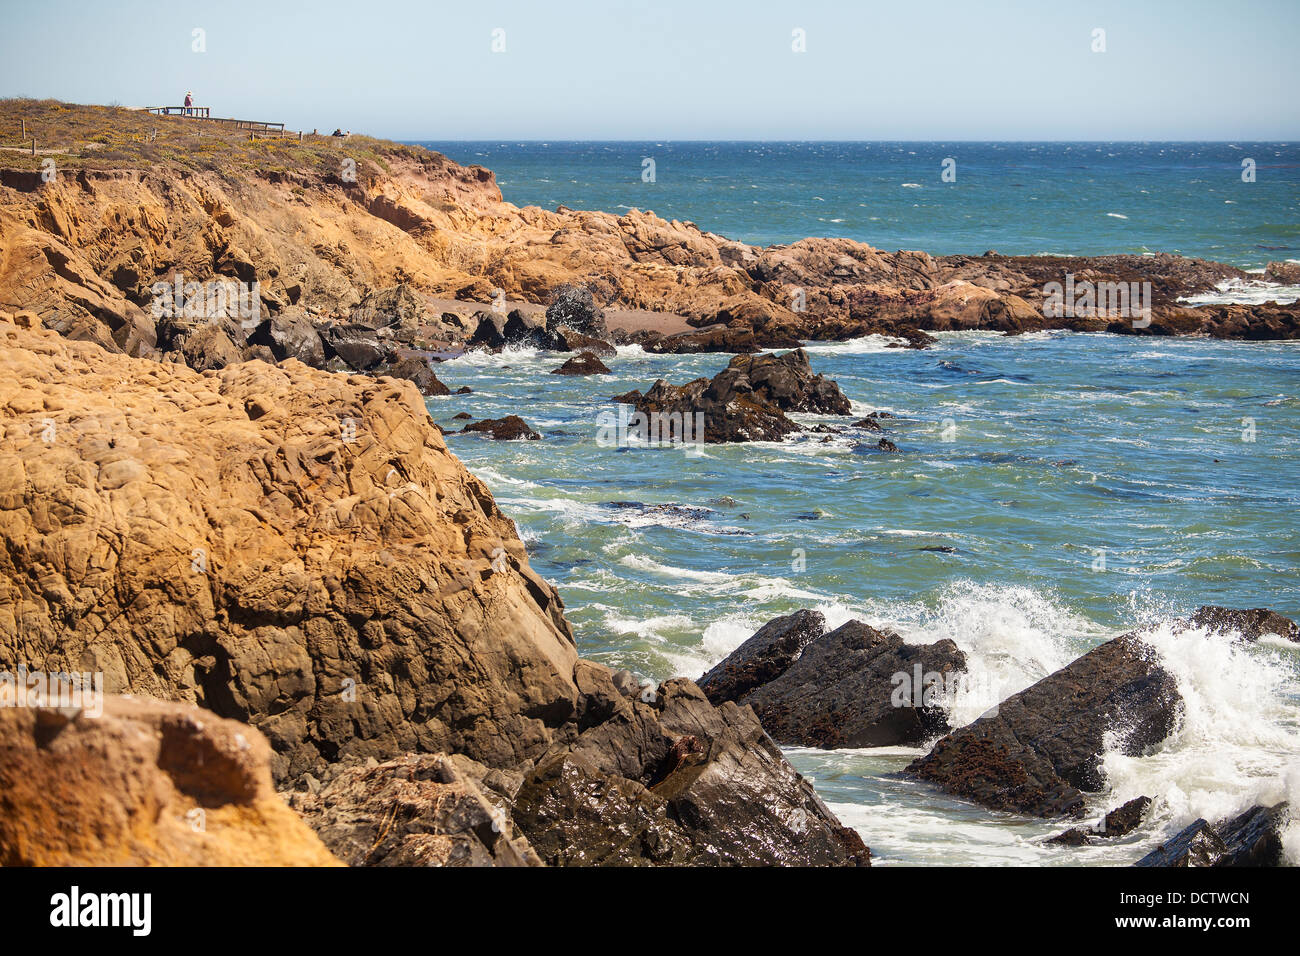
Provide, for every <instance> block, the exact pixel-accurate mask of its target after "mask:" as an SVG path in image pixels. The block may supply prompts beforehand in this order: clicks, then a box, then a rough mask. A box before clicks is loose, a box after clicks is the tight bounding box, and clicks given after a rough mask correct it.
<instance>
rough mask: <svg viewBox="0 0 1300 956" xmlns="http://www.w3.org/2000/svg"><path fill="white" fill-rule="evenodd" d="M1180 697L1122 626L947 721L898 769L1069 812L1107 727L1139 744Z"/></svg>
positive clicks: (1079, 799) (1078, 808) (1096, 777)
mask: <svg viewBox="0 0 1300 956" xmlns="http://www.w3.org/2000/svg"><path fill="white" fill-rule="evenodd" d="M1181 707H1182V699H1181V697H1180V696H1179V694H1178V688H1177V685H1176V683H1175V681H1174V679H1173V677H1172V676H1171V675H1170V674H1169V673H1168V671H1166V670H1165V669H1164V668H1163V667H1162V666H1161V665H1160V662H1159V659H1158V657H1157V655H1156V654H1155V652H1154V651H1153V650H1152V649H1151V648H1150V647H1149V646H1147V645H1146V644H1144V643H1143V642H1142V641H1141V639H1140V638H1138V637H1137V636H1136V635H1133V634H1126V635H1123V636H1121V637H1117V638H1115V639H1114V640H1111V641H1107V642H1106V643H1105V644H1102V645H1101V646H1100V647H1096V648H1094V649H1093V650H1091V651H1089V652H1088V653H1087V654H1084V655H1083V656H1082V657H1080V658H1079V659H1078V660H1076V661H1074V662H1073V663H1071V664H1068V665H1067V666H1065V667H1063V668H1061V669H1060V670H1058V671H1056V672H1055V673H1052V674H1049V675H1048V676H1047V677H1044V678H1043V679H1042V680H1040V681H1038V683H1036V684H1034V685H1032V686H1030V687H1028V688H1026V689H1025V690H1023V691H1021V692H1020V693H1018V694H1014V695H1012V696H1011V697H1009V698H1007V699H1006V700H1004V701H1003V702H1002V703H1001V704H999V705H998V707H997V708H996V712H995V713H990V714H988V715H986V716H984V717H981V718H980V719H979V720H977V721H975V722H974V723H972V724H968V725H967V726H965V727H961V728H959V729H957V730H954V731H953V732H952V733H950V734H948V736H946V737H944V738H943V739H942V740H940V741H939V742H938V743H936V744H935V745H934V747H933V749H931V751H930V752H929V753H928V754H927V755H926V756H924V757H921V758H919V759H918V760H915V761H913V762H912V763H911V764H910V765H909V766H908V768H907V772H908V773H911V774H915V775H916V776H918V777H920V778H921V779H923V780H929V781H932V782H934V783H937V784H939V786H941V787H942V788H943V789H944V790H945V791H947V792H949V793H953V794H956V795H958V796H961V797H965V798H967V799H970V800H974V801H975V802H976V803H980V804H982V805H984V806H986V807H990V808H992V809H995V810H1008V811H1014V812H1018V813H1026V814H1030V815H1033V816H1042V817H1050V816H1058V815H1076V816H1077V815H1079V814H1081V813H1082V812H1083V811H1084V800H1083V791H1097V790H1100V789H1101V787H1102V784H1103V780H1102V775H1101V768H1100V759H1101V755H1102V753H1103V751H1104V750H1105V748H1106V743H1107V740H1106V738H1107V735H1109V734H1113V735H1115V736H1116V737H1117V738H1118V741H1119V745H1120V748H1121V750H1122V751H1123V752H1124V753H1126V754H1130V755H1132V754H1140V753H1142V752H1143V751H1144V750H1146V749H1147V748H1148V747H1152V746H1154V745H1156V744H1158V743H1160V742H1161V741H1162V740H1164V739H1165V738H1166V737H1167V736H1168V735H1169V734H1170V733H1171V732H1172V730H1173V728H1174V726H1175V724H1176V722H1177V719H1178V715H1179V713H1180V712H1181Z"/></svg>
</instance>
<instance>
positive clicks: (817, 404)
mask: <svg viewBox="0 0 1300 956" xmlns="http://www.w3.org/2000/svg"><path fill="white" fill-rule="evenodd" d="M722 374H724V375H730V376H735V377H738V378H739V377H743V378H744V379H746V380H748V382H749V388H750V390H751V391H752V392H753V394H754V395H755V396H757V397H758V398H759V399H760V400H761V401H763V402H766V403H767V404H768V405H772V406H775V407H776V408H779V409H781V411H783V412H817V413H819V414H822V415H847V414H848V413H849V400H848V397H847V396H845V394H844V393H843V392H841V391H840V387H839V386H838V385H836V384H835V383H834V382H833V381H831V380H830V379H828V378H826V377H825V376H824V375H814V374H813V370H812V366H811V365H810V364H809V363H808V353H807V352H805V351H804V350H803V349H795V350H794V351H793V352H787V353H785V354H784V355H779V356H778V355H737V356H736V357H735V358H733V359H732V360H731V362H730V363H728V365H727V368H726V371H725V372H723V373H722Z"/></svg>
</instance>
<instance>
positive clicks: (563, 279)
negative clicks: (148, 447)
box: [0, 100, 1300, 370]
mask: <svg viewBox="0 0 1300 956" xmlns="http://www.w3.org/2000/svg"><path fill="white" fill-rule="evenodd" d="M19 114H21V117H22V118H23V119H24V120H25V122H26V123H27V128H28V129H29V130H30V131H31V132H32V134H33V135H35V136H36V137H37V138H38V139H39V140H40V141H41V142H42V143H50V144H52V146H51V151H50V152H49V153H48V154H46V155H43V156H30V157H28V156H23V155H21V154H19V153H8V154H6V159H5V162H6V163H7V164H10V166H11V167H12V168H8V169H2V170H0V308H4V309H8V310H10V311H15V310H19V309H31V310H33V311H35V312H36V313H37V314H38V315H39V316H40V318H41V321H42V323H43V324H45V325H46V326H47V327H49V328H54V329H56V330H58V331H60V332H62V333H63V334H65V335H68V336H70V337H73V338H78V339H90V340H94V341H97V342H99V343H100V344H102V345H104V346H105V347H106V348H108V349H109V350H121V351H124V352H126V353H128V354H131V355H145V356H159V355H169V356H171V357H173V358H174V359H175V360H178V361H183V362H185V363H186V364H189V365H191V366H193V367H196V368H201V369H202V368H214V367H220V366H222V365H225V364H230V363H233V362H235V361H238V360H240V359H242V358H250V357H263V358H268V357H273V358H275V359H280V358H284V357H285V354H286V353H289V354H294V355H295V356H296V357H299V358H301V359H303V360H304V361H308V362H309V363H310V364H320V365H324V364H326V363H327V362H329V361H330V360H333V359H337V360H338V361H339V362H341V363H342V367H343V368H346V369H353V370H358V369H359V367H358V365H357V364H356V362H355V361H354V360H353V357H352V356H349V354H348V353H347V352H346V350H336V349H334V348H333V347H332V345H331V336H332V335H336V333H333V332H331V330H332V329H334V328H335V327H344V328H345V329H347V328H351V329H354V330H355V329H356V327H358V326H359V327H360V328H362V329H365V330H367V331H368V334H373V335H374V336H375V337H376V338H377V339H378V340H379V344H380V345H381V346H382V345H389V346H410V345H418V346H437V345H440V344H443V345H445V344H447V343H455V342H463V341H464V340H466V339H467V338H469V337H470V336H471V335H473V333H474V332H475V331H476V329H477V326H478V320H477V319H476V318H475V317H474V316H473V314H472V313H473V312H474V311H475V310H476V309H486V308H487V307H488V304H489V303H490V302H492V301H493V300H494V298H496V297H497V296H498V294H499V295H500V296H503V297H506V298H509V299H512V300H517V301H521V302H529V303H544V302H547V301H549V300H551V299H552V298H553V297H554V295H555V294H556V293H557V292H559V290H561V289H562V288H564V287H566V286H571V285H578V286H583V287H585V288H587V289H589V290H591V291H592V292H593V293H594V294H595V297H596V298H597V300H599V301H600V302H601V303H603V304H604V305H606V306H607V307H615V308H621V309H632V310H650V311H651V312H655V313H662V314H665V315H669V314H671V315H672V316H675V317H678V318H676V321H677V322H680V317H685V318H686V319H687V320H688V321H689V322H691V323H692V324H694V325H697V326H700V327H701V328H707V329H709V331H708V332H706V333H703V334H693V335H692V336H689V337H687V338H685V339H681V340H677V341H675V342H673V343H669V345H668V348H669V349H670V350H673V351H681V350H723V351H753V350H755V349H756V348H760V347H769V346H777V347H790V346H791V345H792V344H793V343H794V342H795V341H796V340H799V339H812V338H830V339H837V338H847V337H853V336H859V335H864V334H867V333H870V332H883V333H888V334H895V335H902V336H905V337H908V338H909V339H910V340H911V341H914V342H923V341H924V338H923V337H922V336H920V334H919V332H918V331H917V330H919V329H932V330H944V329H972V328H982V329H995V330H1000V331H1004V332H1011V333H1014V332H1021V331H1028V330H1034V329H1039V328H1045V327H1064V328H1077V329H1086V330H1111V331H1117V332H1127V333H1136V334H1179V333H1188V332H1201V333H1206V334H1211V335H1219V336H1225V337H1235V338H1289V337H1294V336H1296V335H1297V334H1300V326H1298V325H1297V321H1296V315H1297V310H1296V307H1295V306H1275V305H1263V306H1232V307H1224V306H1219V307H1205V308H1199V309H1191V308H1187V307H1185V306H1182V305H1180V304H1179V303H1178V298H1179V297H1180V296H1183V295H1187V294H1190V293H1196V292H1204V291H1207V290H1209V289H1211V288H1213V286H1214V284H1215V283H1216V282H1218V281H1220V280H1223V279H1227V278H1244V274H1243V273H1241V272H1240V271H1239V270H1237V269H1234V268H1232V267H1229V266H1223V265H1220V264H1217V263H1211V262H1202V261H1199V260H1191V259H1185V258H1182V257H1178V256H1168V255H1157V256H1103V257H1094V258H1089V259H1064V258H1054V257H1007V256H999V255H997V254H994V253H988V254H985V255H983V256H951V257H934V256H930V255H927V254H926V253H924V252H912V251H902V252H894V253H888V252H883V251H881V250H877V249H873V248H872V247H871V246H869V245H867V244H865V243H861V242H854V241H852V240H848V239H805V240H801V241H799V242H795V243H792V244H789V245H785V246H773V247H770V248H766V249H764V248H759V247H755V246H749V245H746V244H744V243H740V242H735V241H732V240H729V239H727V238H725V237H723V236H719V235H716V234H714V233H710V232H707V231H705V230H704V229H701V228H700V227H698V226H696V225H695V224H693V223H690V222H679V221H665V220H663V219H661V218H659V217H658V216H655V215H654V214H653V213H652V212H644V211H640V210H631V211H629V212H628V213H626V214H625V215H622V216H614V215H611V214H608V213H601V212H580V211H574V210H569V209H566V208H564V207H561V208H559V209H557V210H553V211H549V210H544V209H539V208H536V207H525V208H519V207H516V206H514V205H512V204H510V203H508V202H504V201H503V200H502V197H501V193H500V191H499V189H498V188H497V186H496V184H495V181H494V179H493V176H492V174H491V173H490V172H489V171H487V170H485V169H482V168H480V167H462V166H459V165H457V164H455V163H453V162H451V161H450V160H448V159H447V158H446V157H443V156H441V155H439V154H437V153H432V152H430V151H428V150H424V149H420V148H418V147H410V146H403V145H400V144H396V143H388V142H384V141H380V140H373V139H369V138H366V137H349V138H347V139H346V140H340V139H335V138H333V137H307V138H306V140H305V141H304V142H301V143H299V142H297V141H296V140H295V139H289V140H263V141H256V142H247V141H245V140H242V139H240V135H239V134H236V133H222V132H221V130H220V129H219V128H217V129H216V130H213V129H212V128H210V127H209V128H207V130H208V131H207V132H206V133H204V132H201V131H200V132H197V133H196V129H199V127H196V126H195V124H194V123H193V122H192V121H186V120H184V119H181V118H176V117H154V116H148V115H145V114H139V113H133V112H131V111H127V110H120V109H118V110H113V109H107V108H99V107H68V106H66V105H64V104H59V103H53V102H49V101H45V102H36V101H14V100H11V101H5V102H3V103H0V127H3V126H7V125H12V126H13V127H15V128H17V126H18V120H19ZM47 164H48V165H47ZM1067 273H1069V274H1073V275H1076V276H1077V277H1078V279H1079V281H1081V282H1082V281H1091V282H1097V283H1100V282H1108V281H1113V282H1125V283H1128V282H1143V281H1148V282H1150V283H1151V284H1152V306H1153V318H1152V321H1151V322H1150V324H1148V325H1146V326H1142V325H1141V323H1138V327H1134V323H1133V322H1132V321H1131V320H1129V319H1115V318H1108V317H1105V316H1089V315H1080V316H1069V317H1065V316H1062V317H1053V316H1051V315H1049V314H1048V310H1047V309H1046V308H1045V302H1044V300H1045V292H1044V289H1045V287H1046V286H1047V284H1048V283H1051V282H1064V281H1065V276H1066V274H1067ZM178 283H179V284H178ZM229 283H243V284H244V286H243V287H244V288H247V287H250V286H251V285H252V284H253V283H256V284H257V297H258V302H257V303H256V304H255V306H254V307H253V308H252V309H251V310H248V311H249V314H246V315H238V316H236V315H234V312H235V311H236V310H234V309H233V308H230V307H228V305H221V306H220V307H218V308H217V309H216V310H215V313H216V314H215V315H214V310H213V309H207V310H205V311H204V314H203V315H202V316H201V319H200V320H196V319H195V317H194V316H192V315H191V316H186V315H178V316H167V315H163V316H159V315H157V314H156V312H157V311H158V310H157V303H158V301H159V298H160V292H159V291H158V290H159V289H160V288H162V287H163V286H172V287H174V288H176V289H177V290H178V295H172V294H171V293H163V294H161V295H162V297H163V298H170V299H176V298H178V297H180V295H183V294H185V289H186V287H187V286H190V285H193V286H195V287H196V289H197V290H198V291H201V292H202V293H203V294H204V295H205V296H207V298H209V299H212V298H213V297H214V296H213V293H214V292H215V291H216V290H218V289H221V288H225V287H226V286H227V285H228V284H229ZM232 288H233V287H232ZM193 297H194V296H193V295H192V294H191V296H190V298H191V299H192V298H193ZM450 300H456V301H450ZM376 327H378V328H376ZM318 334H319V335H321V337H322V338H324V340H325V341H324V347H323V348H322V347H321V346H322V343H321V342H319V341H317V340H316V339H317V336H318ZM352 334H353V335H354V336H355V334H357V333H356V332H355V331H354V332H353V333H352ZM347 335H348V333H346V332H344V338H345V339H346V338H347ZM656 337H657V333H655V332H653V331H652V332H649V333H647V334H645V335H644V336H643V338H645V339H647V340H653V339H654V338H656ZM286 343H288V344H286ZM368 348H369V350H370V352H373V351H374V346H373V345H371V346H368ZM318 353H319V359H314V358H313V356H316V355H317V354H318ZM367 354H369V353H367Z"/></svg>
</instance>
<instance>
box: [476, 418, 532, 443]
mask: <svg viewBox="0 0 1300 956" xmlns="http://www.w3.org/2000/svg"><path fill="white" fill-rule="evenodd" d="M461 431H463V432H487V433H488V434H489V435H491V436H492V438H493V440H494V441H515V440H517V439H524V440H526V441H537V440H538V439H539V438H541V437H542V436H541V435H539V434H537V432H535V431H533V430H532V429H531V428H529V427H528V423H527V422H525V421H524V420H523V419H522V418H520V417H519V416H518V415H507V416H506V417H505V418H485V419H484V420H483V421H481V422H473V423H472V424H469V425H466V426H465V427H464V428H462V429H461Z"/></svg>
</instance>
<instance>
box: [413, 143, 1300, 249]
mask: <svg viewBox="0 0 1300 956" xmlns="http://www.w3.org/2000/svg"><path fill="white" fill-rule="evenodd" d="M421 145H424V146H428V147H430V148H431V149H436V150H438V151H439V152H442V153H445V154H446V155H447V156H449V157H451V158H452V159H454V160H456V161H457V162H461V163H477V164H479V165H482V166H486V167H488V168H489V169H491V170H493V171H494V172H495V173H496V175H497V182H498V184H499V185H500V187H501V191H502V194H503V195H504V196H505V198H506V199H507V200H508V201H510V202H513V203H515V204H516V205H520V206H524V205H536V206H542V207H544V208H547V209H554V208H555V207H556V206H558V205H560V204H564V205H567V206H569V207H571V208H574V209H596V210H603V211H606V212H612V213H616V214H617V213H622V212H626V211H627V210H628V209H631V208H637V209H651V210H654V212H656V213H658V214H659V215H660V216H663V217H664V218H667V219H681V220H688V221H692V222H695V223H696V224H697V225H699V226H700V227H701V228H702V229H706V230H708V231H711V232H716V233H720V234H722V235H725V236H727V237H729V238H732V239H739V240H743V241H746V242H750V243H754V244H757V245H770V244H773V243H788V242H794V241H796V240H798V239H801V238H804V237H807V236H843V237H847V238H850V239H857V240H860V241H862V242H867V243H870V244H871V245H872V246H875V247H876V248H879V249H885V250H890V251H892V250H894V249H920V250H923V251H925V252H929V253H931V254H934V255H949V254H959V253H967V254H975V255H978V254H980V253H982V252H984V251H986V250H989V249H994V250H996V251H998V252H1002V253H1006V254H1019V255H1037V254H1060V255H1099V254H1104V253H1117V252H1129V253H1143V252H1171V253H1180V254H1182V255H1187V256H1196V257H1200V258H1206V259H1213V260H1216V261H1219V262H1226V263H1229V264H1231V265H1235V266H1239V267H1241V268H1245V269H1259V268H1262V267H1263V266H1264V265H1265V264H1266V263H1268V262H1270V261H1277V260H1282V259H1289V258H1290V259H1294V258H1300V144H1297V143H975V142H954V143H796V142H790V143H784V142H775V143H757V142H723V143H701V142H644V143H631V142H607V143H602V142H581V143H575V142H555V143H536V142H528V143H509V142H504V143H503V142H436V141H430V142H424V143H422V144H421ZM949 159H951V160H952V161H953V164H952V165H951V166H950V167H948V168H951V169H952V170H953V171H954V173H955V180H954V181H951V182H947V181H944V178H943V174H944V170H945V160H949ZM646 160H652V161H653V163H654V166H653V172H654V176H653V181H652V182H647V181H645V180H644V179H643V174H644V173H646V172H647V171H648V169H649V167H648V166H646V165H645V162H646ZM1245 160H1252V161H1253V163H1254V181H1253V182H1245V181H1243V173H1244V172H1245V170H1244V169H1243V165H1242V164H1243V161H1245ZM647 178H648V177H647Z"/></svg>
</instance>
